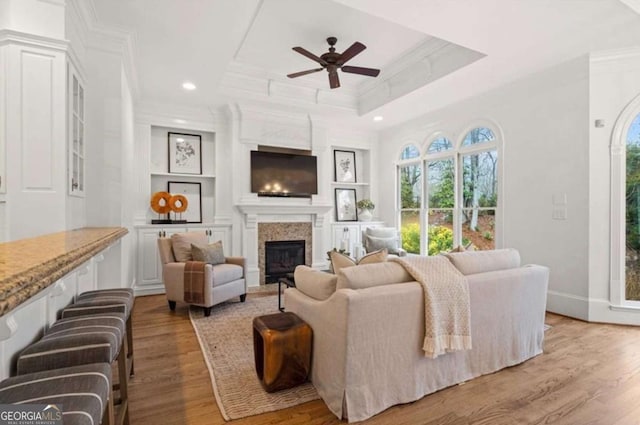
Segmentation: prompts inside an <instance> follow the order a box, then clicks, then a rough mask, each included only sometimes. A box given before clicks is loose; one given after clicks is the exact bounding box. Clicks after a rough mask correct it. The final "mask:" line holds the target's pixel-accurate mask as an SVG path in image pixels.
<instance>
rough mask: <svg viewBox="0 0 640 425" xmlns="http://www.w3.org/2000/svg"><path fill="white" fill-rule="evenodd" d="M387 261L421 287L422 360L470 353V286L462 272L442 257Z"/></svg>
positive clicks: (419, 257)
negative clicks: (401, 267)
mask: <svg viewBox="0 0 640 425" xmlns="http://www.w3.org/2000/svg"><path fill="white" fill-rule="evenodd" d="M389 261H395V262H397V263H400V264H401V265H402V266H403V267H404V268H405V269H406V270H407V272H408V273H409V274H410V275H411V276H413V278H414V279H415V280H417V281H418V282H420V283H421V284H422V288H423V293H424V315H425V317H424V333H425V335H424V344H423V346H422V349H423V350H424V355H425V357H430V358H436V357H437V356H439V355H441V354H444V353H446V352H447V351H455V350H470V349H471V324H470V307H469V304H470V302H469V285H468V283H467V279H466V278H465V277H464V276H463V275H462V273H460V272H459V271H458V270H457V269H456V268H455V267H454V266H453V265H452V264H451V262H450V261H449V260H448V259H447V258H446V257H443V256H433V257H425V256H410V257H401V258H390V259H389Z"/></svg>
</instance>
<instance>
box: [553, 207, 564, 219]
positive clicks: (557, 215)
mask: <svg viewBox="0 0 640 425" xmlns="http://www.w3.org/2000/svg"><path fill="white" fill-rule="evenodd" d="M551 218H553V219H554V220H566V219H567V209H566V208H563V207H561V208H554V209H553V212H552V213H551Z"/></svg>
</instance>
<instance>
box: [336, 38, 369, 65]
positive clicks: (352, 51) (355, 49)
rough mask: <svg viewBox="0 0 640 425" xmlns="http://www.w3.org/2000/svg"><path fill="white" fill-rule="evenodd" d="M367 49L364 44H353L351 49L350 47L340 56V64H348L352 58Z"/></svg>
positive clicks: (357, 42)
mask: <svg viewBox="0 0 640 425" xmlns="http://www.w3.org/2000/svg"><path fill="white" fill-rule="evenodd" d="M366 48H367V46H365V45H364V44H362V43H360V42H359V41H356V42H355V43H353V44H352V45H351V47H349V48H348V49H347V50H345V51H344V52H342V54H341V55H340V59H338V64H340V65H342V64H345V63H347V61H348V60H349V59H351V58H352V57H354V56H355V55H357V54H358V53H360V52H362V51H363V50H364V49H366Z"/></svg>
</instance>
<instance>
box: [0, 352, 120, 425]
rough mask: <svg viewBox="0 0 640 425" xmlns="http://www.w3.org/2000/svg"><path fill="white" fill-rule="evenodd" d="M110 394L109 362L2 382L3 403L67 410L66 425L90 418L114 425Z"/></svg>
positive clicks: (63, 411)
mask: <svg viewBox="0 0 640 425" xmlns="http://www.w3.org/2000/svg"><path fill="white" fill-rule="evenodd" d="M110 393H111V366H110V365H109V364H107V363H94V364H86V365H81V366H74V367H68V368H61V369H54V370H48V371H45V372H37V373H29V374H26V375H19V376H14V377H12V378H9V379H5V380H4V381H2V382H0V404H45V405H52V404H53V405H56V407H55V408H52V409H54V410H56V409H59V408H62V409H63V410H62V411H61V413H62V418H63V422H64V423H65V425H80V424H83V425H84V424H86V423H88V421H87V417H88V418H89V419H91V423H93V424H96V425H97V424H100V423H102V424H107V425H113V424H114V413H113V410H114V409H113V399H112V397H110V396H109V395H110ZM58 411H59V410H58ZM52 413H53V414H57V412H56V411H54V412H52Z"/></svg>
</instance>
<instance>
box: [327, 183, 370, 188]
mask: <svg viewBox="0 0 640 425" xmlns="http://www.w3.org/2000/svg"><path fill="white" fill-rule="evenodd" d="M331 184H332V185H334V186H346V187H352V186H353V187H357V186H369V183H343V182H331Z"/></svg>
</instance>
